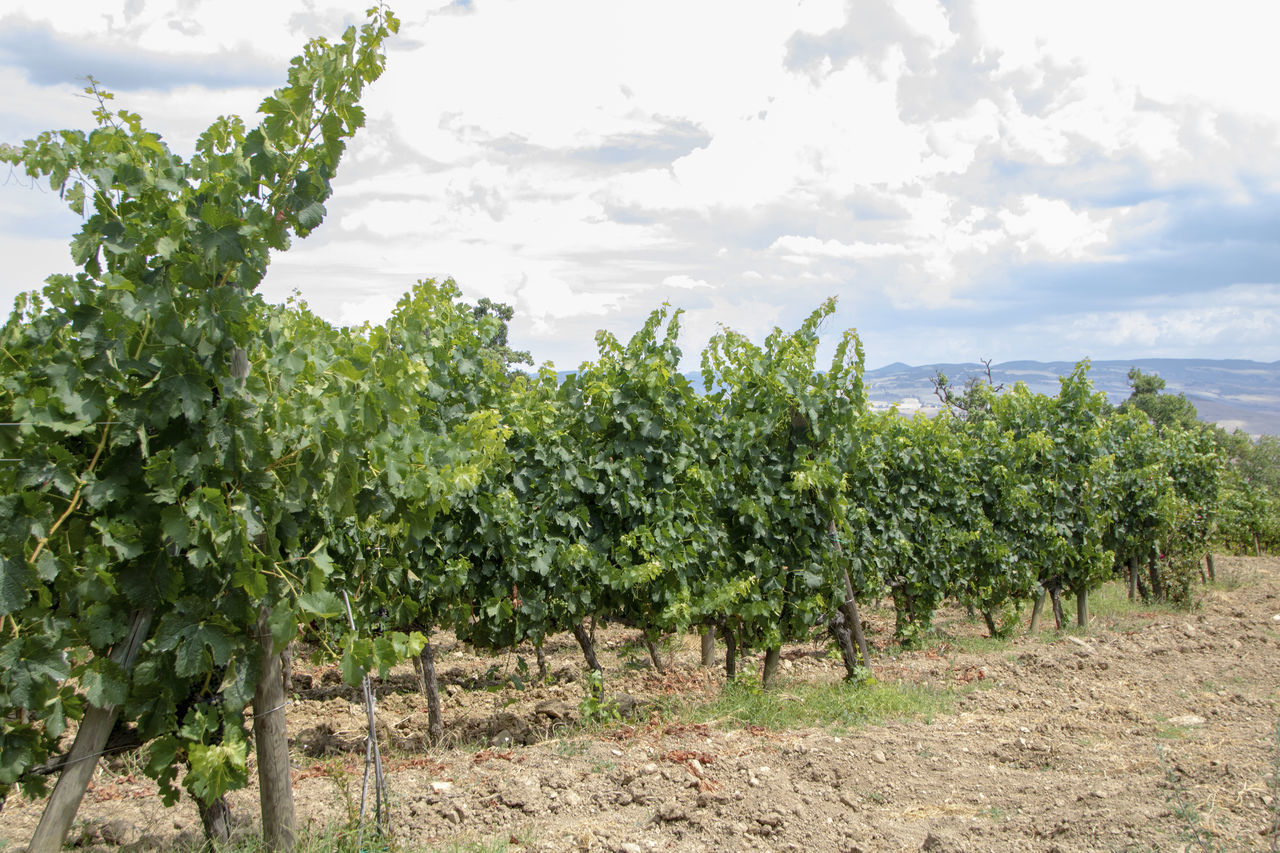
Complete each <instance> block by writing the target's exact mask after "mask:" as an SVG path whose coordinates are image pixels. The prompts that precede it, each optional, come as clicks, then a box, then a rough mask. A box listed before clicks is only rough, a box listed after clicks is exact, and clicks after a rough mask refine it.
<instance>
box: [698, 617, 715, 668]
mask: <svg viewBox="0 0 1280 853" xmlns="http://www.w3.org/2000/svg"><path fill="white" fill-rule="evenodd" d="M701 633H702V665H703V666H704V667H712V666H715V665H716V628H715V626H714V625H707V626H706V627H704V628H703V629H702V632H701Z"/></svg>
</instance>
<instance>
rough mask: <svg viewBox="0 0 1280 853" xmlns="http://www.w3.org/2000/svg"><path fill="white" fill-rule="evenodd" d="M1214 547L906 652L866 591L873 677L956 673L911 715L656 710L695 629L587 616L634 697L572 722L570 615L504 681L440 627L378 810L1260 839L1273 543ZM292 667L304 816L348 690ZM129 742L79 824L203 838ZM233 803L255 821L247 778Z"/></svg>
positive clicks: (956, 845)
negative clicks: (1025, 628) (1011, 626)
mask: <svg viewBox="0 0 1280 853" xmlns="http://www.w3.org/2000/svg"><path fill="white" fill-rule="evenodd" d="M1217 568H1218V573H1219V577H1220V579H1225V580H1226V583H1220V584H1219V585H1218V586H1216V587H1215V588H1213V589H1210V590H1208V591H1206V592H1205V593H1204V600H1203V603H1202V605H1201V607H1200V608H1199V609H1198V610H1196V611H1193V612H1191V613H1177V612H1171V611H1168V610H1162V609H1153V610H1150V611H1142V612H1138V613H1134V614H1126V615H1123V616H1110V617H1108V616H1106V615H1105V614H1104V616H1103V617H1101V618H1099V619H1098V620H1097V624H1096V625H1095V626H1094V628H1093V630H1091V631H1090V632H1089V633H1088V634H1087V635H1084V636H1075V635H1070V634H1062V633H1058V632H1055V631H1053V630H1051V629H1050V630H1047V631H1045V632H1044V633H1043V634H1041V635H1040V636H1038V637H1029V636H1025V635H1020V636H1018V637H1017V638H1015V639H1014V640H1012V641H1011V642H1010V643H1009V644H1008V645H1006V646H999V647H997V646H995V645H994V644H985V643H981V642H974V641H972V640H970V639H968V638H970V637H977V636H980V635H981V633H982V630H981V620H977V622H976V623H975V622H974V621H972V620H968V619H966V618H964V614H963V613H949V614H940V617H939V624H940V626H941V627H942V629H943V631H944V632H946V635H947V636H949V637H951V638H952V639H950V640H948V641H936V642H934V644H933V645H931V646H929V647H926V648H924V649H921V650H919V651H913V652H906V653H904V652H901V651H900V650H898V649H896V648H895V647H892V646H891V645H890V644H889V639H890V636H891V633H892V630H891V628H892V614H891V612H889V611H887V610H885V611H881V610H875V609H869V615H868V616H867V621H868V623H869V625H870V629H871V632H872V633H871V639H872V640H873V641H874V642H875V644H876V645H877V647H878V650H877V652H876V653H875V655H874V658H875V661H874V671H875V675H876V678H877V679H879V680H881V681H882V682H883V681H890V682H892V681H909V682H917V683H924V684H931V685H934V686H938V687H946V688H950V689H953V690H954V692H955V699H954V701H953V702H952V704H951V705H950V707H949V709H948V710H947V711H946V712H945V713H939V714H935V715H933V716H932V718H931V719H913V720H903V721H894V722H889V723H886V724H884V725H876V726H870V727H866V728H861V729H857V730H855V731H852V732H848V731H846V732H844V733H842V734H841V733H837V732H836V731H834V730H827V729H821V728H813V729H803V730H788V731H769V730H766V729H763V728H758V727H749V728H745V729H744V728H740V727H739V728H735V727H731V726H728V727H727V726H725V725H723V724H716V723H715V722H713V723H712V724H709V725H704V724H681V723H675V722H671V721H670V720H664V719H663V718H662V717H661V716H660V715H658V714H655V713H651V709H650V708H649V707H648V706H647V703H648V702H650V701H651V700H653V699H655V698H659V697H662V696H664V695H666V696H671V695H677V696H680V697H684V698H690V697H696V696H697V695H699V694H704V695H706V696H713V695H715V694H716V693H717V692H718V691H719V690H720V685H721V682H722V673H720V672H714V671H709V670H704V669H700V668H699V667H698V666H697V664H698V659H699V654H698V643H697V638H696V637H693V636H689V637H685V638H680V639H679V640H673V641H671V642H668V643H667V644H666V648H665V651H666V652H667V657H668V658H669V661H668V663H669V666H668V671H667V672H666V673H665V674H660V673H657V672H655V671H654V670H652V669H651V668H650V666H649V663H648V657H647V655H646V654H645V652H644V647H643V646H642V645H641V644H640V643H639V638H638V635H637V632H636V631H634V630H632V629H627V628H621V627H610V628H607V629H601V630H600V631H599V632H598V634H597V639H598V642H600V644H601V646H602V647H603V649H602V651H603V655H602V657H603V663H604V666H605V668H606V672H607V684H608V687H609V691H610V693H611V695H612V696H613V697H614V698H615V699H618V700H619V701H620V702H621V704H622V705H624V710H628V709H629V708H628V707H625V706H629V705H630V704H631V702H632V701H634V702H635V703H636V708H635V710H634V713H635V716H634V717H632V718H631V719H632V721H631V722H629V723H615V724H613V725H610V726H605V727H603V728H600V727H597V728H596V729H594V730H592V731H591V732H590V733H588V732H586V731H584V730H582V729H580V728H578V727H577V725H576V724H577V720H578V718H579V712H580V705H581V702H582V698H583V696H584V695H585V694H584V685H583V676H582V673H583V666H582V663H581V655H580V653H579V652H578V649H577V646H576V645H575V644H574V642H573V640H572V638H570V637H567V636H565V637H556V638H554V639H553V640H552V641H550V642H549V643H548V658H549V663H550V670H551V674H552V679H551V681H552V683H550V684H538V685H536V686H528V683H527V681H526V682H525V683H524V684H521V685H517V684H516V683H514V682H515V681H516V680H518V679H519V680H523V677H522V673H523V670H522V669H521V666H520V658H521V657H523V658H525V662H526V663H527V664H528V665H529V666H530V667H534V666H536V664H535V663H534V660H533V655H532V653H527V654H524V655H520V656H517V655H504V656H501V657H496V658H494V657H483V656H477V655H475V654H473V653H472V652H470V651H469V650H467V649H466V648H465V647H461V646H459V645H458V644H457V643H456V642H454V641H453V640H452V638H451V637H449V636H447V635H441V636H438V637H437V640H436V641H437V644H438V646H439V651H438V653H437V661H438V664H437V665H438V671H439V673H440V676H441V682H442V688H443V689H444V691H445V694H446V698H445V722H446V727H447V734H446V739H448V740H449V741H450V743H451V745H449V746H446V747H436V748H431V747H428V746H427V745H426V731H427V714H426V710H425V709H426V704H425V700H424V699H423V698H422V697H421V696H420V695H419V694H418V693H417V692H416V681H415V678H414V675H413V671H412V669H410V668H409V667H404V668H403V670H402V671H401V670H397V671H396V672H394V673H392V676H391V677H390V678H389V679H388V680H387V681H385V682H383V683H381V684H380V685H379V690H378V694H379V695H378V718H379V726H380V729H381V738H380V743H381V744H382V748H383V750H384V761H385V764H386V767H387V771H388V773H387V782H388V788H389V791H390V800H391V807H390V814H391V827H392V831H393V833H394V836H395V838H396V839H397V841H398V842H399V843H400V844H401V845H402V846H403V847H405V848H407V849H412V850H423V849H426V850H433V849H440V848H442V849H448V850H458V849H461V850H466V849H471V848H469V847H468V845H470V844H472V843H476V844H477V845H480V844H483V845H485V846H484V847H483V849H494V847H497V848H498V849H501V845H502V844H504V843H505V844H507V845H509V846H508V848H507V849H510V850H513V851H521V850H529V851H574V850H581V851H626V853H636V851H650V850H676V851H743V850H760V851H792V850H794V851H802V850H803V851H815V852H816V851H875V850H926V851H970V850H973V851H978V850H1035V851H1082V850H1180V849H1197V850H1198V849H1227V850H1267V849H1272V850H1274V849H1276V848H1275V846H1273V845H1275V844H1276V841H1275V837H1274V834H1273V833H1274V831H1275V822H1276V820H1277V815H1280V803H1277V802H1276V799H1275V797H1276V793H1277V787H1276V785H1277V783H1276V781H1275V773H1276V769H1277V767H1276V763H1277V762H1278V761H1280V756H1278V753H1277V750H1278V749H1280V745H1277V742H1276V726H1277V715H1278V713H1280V560H1276V559H1270V558H1260V559H1250V558H1231V557H1220V558H1218V560H1217ZM973 649H978V651H973ZM757 663H758V662H757ZM295 671H296V672H298V674H299V675H300V676H301V677H300V678H299V679H298V682H296V683H295V687H299V686H306V684H307V681H308V679H310V686H309V687H307V689H301V690H299V691H298V692H296V693H295V696H294V702H293V704H292V706H291V707H290V709H289V735H290V738H291V741H292V744H293V761H294V766H295V768H296V771H295V775H294V780H295V781H294V785H295V788H294V790H295V796H296V800H297V813H298V816H299V823H300V825H303V826H306V825H308V824H312V825H316V826H325V825H334V824H340V823H342V822H344V821H345V820H347V819H348V817H349V814H350V811H349V810H350V809H353V808H358V803H359V798H360V785H361V774H362V772H363V768H364V726H365V722H364V720H365V718H364V711H363V707H362V705H361V702H360V699H359V697H358V696H357V695H356V694H355V692H354V691H351V690H349V689H348V688H346V687H345V686H343V685H341V684H340V683H339V679H338V678H337V674H336V669H334V668H332V667H311V666H308V665H307V664H306V663H305V662H304V663H300V664H297V665H295ZM842 674H843V668H842V667H841V665H840V663H839V661H838V660H832V659H831V656H829V655H827V654H826V653H825V649H823V648H822V647H821V646H820V645H812V646H794V647H788V648H787V649H786V650H785V651H784V661H783V667H782V672H781V675H780V678H781V680H782V686H781V688H780V689H779V691H778V694H779V700H778V701H795V697H794V696H792V697H788V694H787V686H786V685H787V683H788V681H792V682H795V681H800V680H805V681H818V680H825V681H833V682H834V681H836V680H838V679H839V678H840V677H841V675H842ZM622 694H626V695H625V696H624V695H622ZM132 761H133V763H132V764H131V759H129V758H127V757H126V758H122V759H116V760H114V761H113V762H111V764H110V765H109V766H104V767H102V768H100V769H99V771H98V775H97V776H96V777H95V780H94V784H93V786H92V787H91V789H90V791H89V793H88V795H87V796H86V798H85V802H84V804H83V806H82V807H81V810H80V814H79V816H78V817H77V822H76V826H75V827H74V828H73V830H72V839H73V841H74V842H75V843H76V845H77V846H79V847H82V848H89V849H95V848H96V849H109V850H116V849H130V850H153V849H169V848H171V847H173V846H174V845H175V844H184V845H187V846H188V848H192V847H195V846H197V845H198V844H199V839H200V824H199V820H198V818H197V815H196V810H195V808H194V806H193V805H192V804H191V803H190V802H189V801H186V800H184V801H183V802H181V803H179V804H178V806H176V807H175V808H172V809H164V808H163V807H162V806H161V805H160V803H159V800H158V799H157V798H156V796H155V786H154V785H153V784H151V783H150V782H149V781H147V780H146V779H145V778H144V777H142V776H141V775H139V774H137V773H136V772H130V770H131V769H132V770H134V771H136V768H137V763H136V759H133V760H132ZM250 772H251V774H252V772H253V768H252V765H251V767H250ZM1179 802H1182V803H1186V804H1188V805H1189V806H1190V807H1191V808H1192V809H1194V815H1195V817H1188V816H1186V813H1185V812H1183V813H1182V814H1180V813H1179V809H1178V806H1179ZM231 804H232V809H233V814H234V815H235V819H236V821H237V822H238V824H239V825H240V826H242V827H246V828H249V827H252V825H253V824H254V823H255V822H256V812H257V791H256V788H254V787H251V788H249V789H248V790H244V791H239V792H236V793H235V794H233V795H232V797H231ZM42 806H43V802H39V801H37V802H31V801H27V800H24V799H22V798H21V797H19V796H18V795H16V794H15V795H13V796H12V797H11V798H10V800H9V802H8V803H6V804H5V805H4V808H3V811H2V812H0V850H12V849H15V847H20V846H21V845H22V844H23V843H25V842H26V840H27V839H28V838H29V837H30V834H31V831H32V829H33V828H34V826H35V823H36V821H37V820H38V819H39V814H40V809H41V807H42ZM1196 827H1198V829H1199V831H1200V832H1201V833H1202V840H1203V842H1204V845H1203V846H1202V845H1201V844H1199V843H1195V842H1193V840H1192V839H1191V838H1190V836H1189V835H1188V833H1189V832H1191V831H1192V829H1193V828H1196ZM489 845H494V847H491V846H489ZM477 849H480V848H479V847H477Z"/></svg>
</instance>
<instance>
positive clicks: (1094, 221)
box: [999, 195, 1111, 258]
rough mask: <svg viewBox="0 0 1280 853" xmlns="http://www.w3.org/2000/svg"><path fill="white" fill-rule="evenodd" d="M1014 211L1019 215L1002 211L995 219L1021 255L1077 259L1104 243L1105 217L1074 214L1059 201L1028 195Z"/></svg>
mask: <svg viewBox="0 0 1280 853" xmlns="http://www.w3.org/2000/svg"><path fill="white" fill-rule="evenodd" d="M1018 207H1019V208H1020V212H1017V213H1015V212H1014V211H1013V210H1004V211H1001V212H1000V214H999V217H1000V221H1001V222H1002V223H1004V227H1005V228H1006V230H1008V232H1009V234H1010V235H1011V236H1012V237H1013V238H1014V239H1015V240H1016V243H1017V246H1018V248H1019V249H1021V250H1022V251H1023V252H1033V251H1035V250H1036V249H1039V250H1042V251H1044V252H1047V253H1048V254H1049V255H1053V256H1057V257H1060V258H1081V257H1084V256H1085V255H1086V254H1088V251H1087V250H1088V249H1089V247H1090V246H1094V245H1096V244H1098V243H1105V242H1106V240H1107V232H1108V228H1109V226H1110V225H1111V220H1110V218H1109V217H1094V216H1092V215H1090V214H1089V213H1088V212H1085V211H1080V212H1077V211H1074V210H1072V209H1071V206H1070V205H1068V204H1067V203H1066V202H1064V201H1062V200H1061V199H1047V198H1042V197H1040V196H1038V195H1028V196H1023V197H1022V198H1021V199H1019V204H1018Z"/></svg>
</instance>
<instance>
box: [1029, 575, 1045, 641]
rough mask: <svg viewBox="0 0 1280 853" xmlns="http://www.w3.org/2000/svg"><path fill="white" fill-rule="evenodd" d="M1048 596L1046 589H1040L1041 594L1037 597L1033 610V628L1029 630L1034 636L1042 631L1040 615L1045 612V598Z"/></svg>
mask: <svg viewBox="0 0 1280 853" xmlns="http://www.w3.org/2000/svg"><path fill="white" fill-rule="evenodd" d="M1045 595H1047V592H1046V591H1045V588H1044V587H1040V592H1039V593H1037V595H1036V603H1035V606H1034V607H1032V608H1031V627H1030V628H1028V629H1027V633H1028V634H1034V633H1036V632H1037V631H1039V630H1040V614H1041V613H1043V612H1044V597H1045Z"/></svg>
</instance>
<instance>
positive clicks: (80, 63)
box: [0, 15, 283, 91]
mask: <svg viewBox="0 0 1280 853" xmlns="http://www.w3.org/2000/svg"><path fill="white" fill-rule="evenodd" d="M0 62H3V63H5V64H8V65H13V66H16V67H17V68H20V69H22V71H23V72H24V73H25V74H26V76H27V79H29V80H30V81H31V82H32V83H35V84H37V85H42V86H51V85H57V84H62V83H73V84H82V83H83V82H84V79H85V77H87V76H89V75H92V76H93V77H95V78H96V79H98V80H99V81H101V83H102V84H103V86H105V87H106V88H107V89H110V90H112V91H136V90H144V89H151V90H161V91H164V90H169V89H175V88H178V87H180V86H189V85H198V86H206V87H209V88H217V87H226V86H271V85H277V84H279V83H281V82H283V71H282V70H281V69H280V68H279V67H278V65H279V63H278V62H274V61H271V60H270V59H268V58H265V57H259V56H253V55H246V54H244V53H231V52H229V51H224V52H221V53H217V54H207V55H204V56H193V55H190V54H166V53H159V52H156V51H146V50H138V49H136V48H134V47H130V46H128V45H119V46H117V45H113V44H107V43H104V42H101V41H98V40H93V39H87V38H73V37H70V36H67V35H64V34H61V33H57V32H55V31H54V30H53V29H52V27H50V26H49V25H48V24H36V23H32V22H31V21H29V20H27V19H26V18H24V17H22V16H20V15H9V16H6V17H4V18H0Z"/></svg>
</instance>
